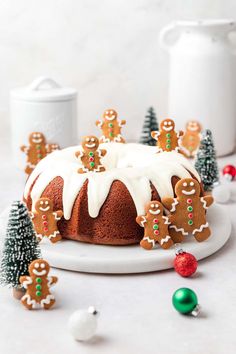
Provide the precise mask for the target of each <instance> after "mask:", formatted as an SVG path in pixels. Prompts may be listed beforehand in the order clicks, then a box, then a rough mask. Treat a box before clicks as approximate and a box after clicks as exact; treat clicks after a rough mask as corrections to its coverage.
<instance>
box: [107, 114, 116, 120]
mask: <svg viewBox="0 0 236 354" xmlns="http://www.w3.org/2000/svg"><path fill="white" fill-rule="evenodd" d="M105 118H106V119H107V120H113V119H115V118H116V116H115V115H112V116H111V117H109V116H107V115H106V116H105Z"/></svg>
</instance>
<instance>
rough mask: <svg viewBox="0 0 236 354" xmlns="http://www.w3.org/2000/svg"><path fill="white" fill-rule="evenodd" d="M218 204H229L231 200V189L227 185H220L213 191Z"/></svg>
mask: <svg viewBox="0 0 236 354" xmlns="http://www.w3.org/2000/svg"><path fill="white" fill-rule="evenodd" d="M212 196H213V197H214V199H215V201H216V203H222V204H224V203H227V202H228V201H229V200H230V189H229V188H228V186H226V185H225V184H219V185H218V186H216V187H215V188H214V189H213V191H212Z"/></svg>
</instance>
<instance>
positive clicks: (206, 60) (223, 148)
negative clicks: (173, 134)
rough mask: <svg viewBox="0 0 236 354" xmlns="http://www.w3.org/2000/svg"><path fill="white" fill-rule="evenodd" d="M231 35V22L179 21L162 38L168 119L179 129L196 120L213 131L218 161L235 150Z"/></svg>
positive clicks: (234, 65) (235, 76)
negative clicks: (166, 63) (167, 68)
mask: <svg viewBox="0 0 236 354" xmlns="http://www.w3.org/2000/svg"><path fill="white" fill-rule="evenodd" d="M235 30H236V26H235V21H233V20H223V19H222V20H198V21H177V22H174V23H172V24H170V25H168V26H167V27H165V28H164V29H163V30H162V31H161V33H160V43H161V45H162V47H164V48H165V49H166V50H167V51H168V52H169V54H170V77H169V102H168V115H169V116H170V117H171V118H174V119H175V120H176V123H177V127H178V128H182V129H183V128H184V126H185V124H186V121H188V120H192V119H194V120H198V121H199V122H201V123H202V126H203V127H204V128H209V129H211V130H212V133H213V137H214V141H215V146H216V150H217V154H218V156H221V155H226V154H229V153H231V152H232V151H233V149H234V147H235V136H236V90H235V88H236V70H235V69H236V57H235V55H234V53H233V45H232V43H231V42H230V40H229V33H230V32H232V31H235Z"/></svg>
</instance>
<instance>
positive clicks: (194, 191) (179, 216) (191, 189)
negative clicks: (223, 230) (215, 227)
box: [161, 178, 213, 243]
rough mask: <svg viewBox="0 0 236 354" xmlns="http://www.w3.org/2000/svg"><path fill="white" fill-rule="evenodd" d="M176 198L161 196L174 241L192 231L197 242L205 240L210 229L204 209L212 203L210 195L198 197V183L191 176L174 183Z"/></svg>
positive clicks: (181, 239)
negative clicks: (168, 213) (167, 211)
mask: <svg viewBox="0 0 236 354" xmlns="http://www.w3.org/2000/svg"><path fill="white" fill-rule="evenodd" d="M175 194H176V196H177V198H163V199H162V200H161V201H162V204H163V205H164V207H165V208H166V209H168V210H169V212H170V215H169V221H170V223H171V225H170V226H169V232H170V236H171V238H172V240H173V241H174V242H175V243H178V242H182V241H183V240H184V236H187V235H188V234H189V233H192V234H193V236H194V237H195V239H196V240H197V241H199V242H202V241H204V240H206V239H207V238H208V237H209V236H210V234H211V230H210V228H209V224H208V222H207V221H206V210H207V209H208V207H209V206H210V205H211V204H212V203H213V198H212V196H210V195H206V196H204V197H200V185H199V183H198V182H197V181H196V180H194V179H192V178H184V179H181V180H180V181H178V182H177V183H176V185H175Z"/></svg>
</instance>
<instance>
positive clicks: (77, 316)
mask: <svg viewBox="0 0 236 354" xmlns="http://www.w3.org/2000/svg"><path fill="white" fill-rule="evenodd" d="M96 315H97V311H96V310H95V308H94V307H93V306H90V307H89V308H88V310H78V311H75V312H74V313H73V314H72V315H71V316H70V318H69V322H68V328H69V331H70V333H71V335H72V336H73V337H74V339H76V340H79V341H86V340H89V339H90V338H92V337H93V336H94V334H95V332H96V329H97V316H96Z"/></svg>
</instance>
